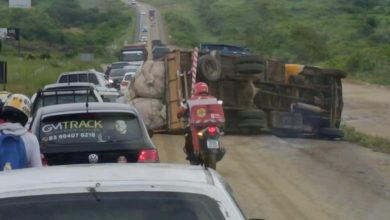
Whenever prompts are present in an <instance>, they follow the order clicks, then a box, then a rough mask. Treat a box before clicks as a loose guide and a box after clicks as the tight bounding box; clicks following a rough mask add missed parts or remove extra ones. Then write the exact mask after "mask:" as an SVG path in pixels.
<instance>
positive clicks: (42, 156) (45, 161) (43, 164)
mask: <svg viewBox="0 0 390 220" xmlns="http://www.w3.org/2000/svg"><path fill="white" fill-rule="evenodd" d="M41 161H42V166H44V167H46V166H49V161H47V159H46V158H45V156H44V155H43V154H41Z"/></svg>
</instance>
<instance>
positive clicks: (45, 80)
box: [6, 57, 102, 95]
mask: <svg viewBox="0 0 390 220" xmlns="http://www.w3.org/2000/svg"><path fill="white" fill-rule="evenodd" d="M7 62H8V84H7V87H6V90H7V91H11V92H22V93H25V94H27V95H32V94H34V92H36V91H37V89H38V88H41V87H43V86H44V85H46V84H50V83H55V82H56V80H57V78H58V75H59V74H60V73H62V72H65V71H75V70H87V69H96V70H101V69H100V64H101V63H102V60H100V59H97V60H94V61H91V62H83V61H80V60H78V57H77V58H66V59H63V58H61V57H54V58H52V59H50V60H42V59H35V60H26V59H22V58H18V57H12V58H9V59H7Z"/></svg>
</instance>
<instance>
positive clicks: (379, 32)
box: [145, 0, 390, 84]
mask: <svg viewBox="0 0 390 220" xmlns="http://www.w3.org/2000/svg"><path fill="white" fill-rule="evenodd" d="M145 2H148V3H151V4H155V5H156V6H158V7H160V8H162V9H163V11H164V13H165V19H166V21H167V24H168V29H169V30H170V34H171V39H172V41H173V42H172V43H177V44H179V45H181V46H194V45H197V44H198V43H199V42H202V41H211V42H228V43H235V44H240V45H246V46H248V47H250V48H251V49H252V50H253V51H255V52H257V53H261V54H264V55H265V56H266V57H272V58H278V59H283V60H286V61H288V62H298V63H304V64H313V65H321V66H327V67H336V68H340V69H343V70H346V71H347V72H349V73H350V74H351V77H354V78H357V79H362V80H366V81H370V82H374V83H379V84H390V77H389V75H390V73H389V72H388V70H389V69H390V62H389V61H390V1H389V0H328V1H321V0H278V1H268V0H198V1H191V0H180V1H179V0H146V1H145ZM188 33H191V34H188Z"/></svg>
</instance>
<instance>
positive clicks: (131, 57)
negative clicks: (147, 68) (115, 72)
mask: <svg viewBox="0 0 390 220" xmlns="http://www.w3.org/2000/svg"><path fill="white" fill-rule="evenodd" d="M122 59H123V60H127V61H143V60H144V53H143V52H142V51H123V52H122Z"/></svg>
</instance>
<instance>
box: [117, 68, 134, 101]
mask: <svg viewBox="0 0 390 220" xmlns="http://www.w3.org/2000/svg"><path fill="white" fill-rule="evenodd" d="M135 73H136V71H134V72H128V73H126V74H125V75H124V76H123V79H122V82H121V84H120V93H121V95H124V94H125V93H126V91H127V89H128V88H129V86H130V82H131V79H132V78H133V77H134V76H135Z"/></svg>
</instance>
